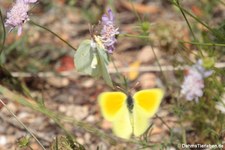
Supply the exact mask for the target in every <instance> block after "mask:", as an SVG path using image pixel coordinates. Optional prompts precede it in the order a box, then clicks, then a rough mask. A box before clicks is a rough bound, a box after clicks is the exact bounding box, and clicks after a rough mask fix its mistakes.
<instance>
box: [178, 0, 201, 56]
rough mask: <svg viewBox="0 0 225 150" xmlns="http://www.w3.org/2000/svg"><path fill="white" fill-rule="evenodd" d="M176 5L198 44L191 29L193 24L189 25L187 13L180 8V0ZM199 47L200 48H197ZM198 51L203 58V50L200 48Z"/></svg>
mask: <svg viewBox="0 0 225 150" xmlns="http://www.w3.org/2000/svg"><path fill="white" fill-rule="evenodd" d="M176 4H177V7H178V8H179V10H180V12H181V13H182V15H183V17H184V19H185V21H186V23H187V25H188V28H189V30H190V31H191V34H192V36H193V38H194V41H195V42H197V41H198V40H197V38H196V37H195V34H194V32H193V30H192V27H191V24H190V23H189V21H188V19H187V17H186V15H185V13H184V11H183V9H182V7H181V6H180V3H179V0H176ZM197 47H198V46H197ZM198 49H199V52H200V55H201V56H202V57H203V53H202V51H201V49H200V48H199V47H198Z"/></svg>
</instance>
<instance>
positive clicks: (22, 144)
mask: <svg viewBox="0 0 225 150" xmlns="http://www.w3.org/2000/svg"><path fill="white" fill-rule="evenodd" d="M29 143H30V137H29V136H24V137H21V138H20V139H19V140H18V144H19V147H20V148H24V147H27V146H29Z"/></svg>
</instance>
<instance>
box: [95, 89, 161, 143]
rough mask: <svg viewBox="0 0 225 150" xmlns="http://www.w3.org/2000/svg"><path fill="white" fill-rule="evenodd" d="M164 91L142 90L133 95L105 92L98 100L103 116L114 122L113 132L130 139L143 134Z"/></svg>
mask: <svg viewBox="0 0 225 150" xmlns="http://www.w3.org/2000/svg"><path fill="white" fill-rule="evenodd" d="M163 95H164V92H163V90H161V89H158V88H155V89H147V90H141V91H139V92H137V93H135V94H134V96H133V97H131V96H130V95H126V94H124V93H122V92H104V93H102V94H100V95H99V97H98V101H99V105H100V108H101V112H102V114H103V117H104V118H105V119H106V120H108V121H110V122H112V124H113V132H114V133H115V134H116V135H117V136H118V137H121V138H124V139H129V138H130V136H131V135H132V134H134V136H136V137H137V136H140V135H142V134H143V133H144V132H145V131H146V130H147V128H148V127H149V124H150V123H149V118H151V117H152V116H153V115H154V114H155V113H156V111H157V110H158V108H159V105H160V103H161V100H162V98H163Z"/></svg>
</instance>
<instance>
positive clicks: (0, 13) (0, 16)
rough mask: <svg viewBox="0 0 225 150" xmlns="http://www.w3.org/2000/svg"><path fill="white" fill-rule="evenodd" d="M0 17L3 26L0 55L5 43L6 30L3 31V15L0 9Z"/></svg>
mask: <svg viewBox="0 0 225 150" xmlns="http://www.w3.org/2000/svg"><path fill="white" fill-rule="evenodd" d="M0 18H1V23H2V28H3V41H2V45H1V48H0V55H1V53H2V51H3V49H4V45H5V39H6V31H5V25H4V21H3V17H2V11H1V10H0Z"/></svg>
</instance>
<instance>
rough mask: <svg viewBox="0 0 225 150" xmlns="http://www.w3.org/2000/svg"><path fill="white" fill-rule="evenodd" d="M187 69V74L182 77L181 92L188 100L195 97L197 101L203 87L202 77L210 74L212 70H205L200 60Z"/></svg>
mask: <svg viewBox="0 0 225 150" xmlns="http://www.w3.org/2000/svg"><path fill="white" fill-rule="evenodd" d="M187 70H188V74H187V75H186V76H185V77H184V82H183V84H182V86H181V94H183V95H184V96H185V98H186V99H187V100H189V101H190V100H193V99H195V101H196V102H198V99H199V97H202V95H203V88H204V87H205V85H204V78H206V77H208V76H210V75H211V74H212V73H213V71H212V70H210V71H206V70H205V68H204V67H203V66H202V60H199V61H198V62H197V63H196V64H195V65H193V66H192V67H190V68H188V69H187Z"/></svg>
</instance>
